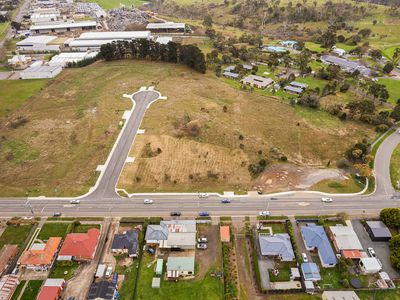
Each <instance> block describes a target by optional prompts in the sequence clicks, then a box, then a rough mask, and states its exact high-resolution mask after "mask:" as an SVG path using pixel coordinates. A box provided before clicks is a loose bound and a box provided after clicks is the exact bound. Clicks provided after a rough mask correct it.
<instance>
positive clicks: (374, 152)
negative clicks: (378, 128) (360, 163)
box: [369, 128, 395, 169]
mask: <svg viewBox="0 0 400 300" xmlns="http://www.w3.org/2000/svg"><path fill="white" fill-rule="evenodd" d="M393 132H395V130H394V129H393V128H391V129H389V130H388V131H387V132H386V133H384V134H383V136H382V135H381V136H380V137H378V139H377V142H376V143H375V144H374V146H373V147H372V149H371V153H370V154H371V155H372V156H373V157H374V158H375V154H376V152H377V151H378V149H379V146H380V145H381V144H382V143H383V142H384V140H385V139H386V138H387V137H388V136H390V135H391V134H392V133H393ZM374 163H375V159H373V160H371V161H370V163H369V166H370V167H371V168H372V169H373V168H374Z"/></svg>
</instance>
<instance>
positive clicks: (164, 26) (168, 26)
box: [146, 22, 186, 29]
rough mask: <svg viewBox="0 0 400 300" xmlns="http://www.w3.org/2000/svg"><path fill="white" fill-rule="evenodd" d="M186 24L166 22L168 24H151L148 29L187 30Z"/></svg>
mask: <svg viewBox="0 0 400 300" xmlns="http://www.w3.org/2000/svg"><path fill="white" fill-rule="evenodd" d="M185 27H186V24H185V23H174V22H166V23H149V24H147V26H146V29H179V28H182V29H185Z"/></svg>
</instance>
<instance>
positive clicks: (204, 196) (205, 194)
mask: <svg viewBox="0 0 400 300" xmlns="http://www.w3.org/2000/svg"><path fill="white" fill-rule="evenodd" d="M199 198H208V194H207V193H199Z"/></svg>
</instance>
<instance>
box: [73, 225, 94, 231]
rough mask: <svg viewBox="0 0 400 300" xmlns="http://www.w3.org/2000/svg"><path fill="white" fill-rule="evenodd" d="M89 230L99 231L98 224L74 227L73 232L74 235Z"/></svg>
mask: <svg viewBox="0 0 400 300" xmlns="http://www.w3.org/2000/svg"><path fill="white" fill-rule="evenodd" d="M91 228H97V229H100V224H79V225H75V226H74V229H73V232H74V233H86V232H88V230H89V229H91Z"/></svg>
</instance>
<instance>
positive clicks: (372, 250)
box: [367, 247, 376, 257]
mask: <svg viewBox="0 0 400 300" xmlns="http://www.w3.org/2000/svg"><path fill="white" fill-rule="evenodd" d="M367 251H368V253H369V256H371V257H376V253H375V250H374V249H372V248H371V247H368V249H367Z"/></svg>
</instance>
